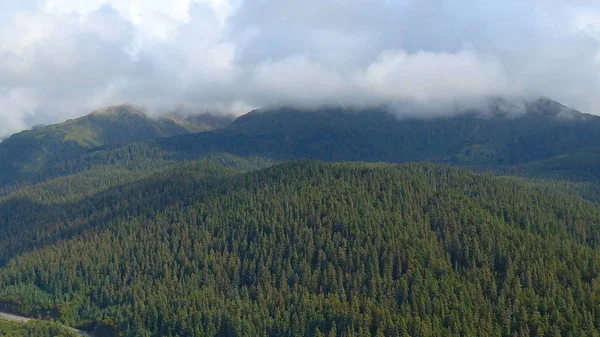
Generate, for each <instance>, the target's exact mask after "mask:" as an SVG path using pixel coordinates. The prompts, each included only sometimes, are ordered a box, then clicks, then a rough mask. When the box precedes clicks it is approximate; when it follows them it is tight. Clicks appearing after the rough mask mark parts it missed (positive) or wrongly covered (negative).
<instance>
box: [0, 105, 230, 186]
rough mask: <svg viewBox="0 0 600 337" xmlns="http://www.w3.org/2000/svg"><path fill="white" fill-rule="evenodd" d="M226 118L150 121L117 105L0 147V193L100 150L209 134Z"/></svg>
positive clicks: (227, 120) (35, 131)
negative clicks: (153, 140) (0, 189)
mask: <svg viewBox="0 0 600 337" xmlns="http://www.w3.org/2000/svg"><path fill="white" fill-rule="evenodd" d="M230 122H231V117H230V116H213V115H207V114H204V115H198V116H193V117H185V116H177V115H170V116H159V117H150V116H148V115H147V114H146V112H145V111H144V110H141V109H139V108H136V107H134V106H131V105H119V106H113V107H108V108H104V109H101V110H97V111H94V112H93V113H91V114H89V115H86V116H83V117H80V118H76V119H71V120H68V121H66V122H64V123H59V124H54V125H49V126H42V127H36V128H33V129H32V130H26V131H23V132H20V133H17V134H14V135H12V136H11V137H9V138H7V139H5V140H3V141H2V142H0V187H4V186H7V185H15V184H17V183H19V182H23V181H28V182H32V181H33V182H38V181H43V180H45V179H46V173H45V172H46V170H48V168H50V167H52V165H55V164H56V163H59V162H62V161H68V160H70V159H72V158H74V157H77V156H79V155H82V154H84V153H85V152H86V151H88V150H90V149H94V148H98V147H101V146H104V145H111V144H124V143H128V142H133V141H140V140H150V139H156V138H160V137H168V136H176V135H183V134H188V133H192V132H200V131H206V130H213V129H216V128H220V127H224V126H226V125H228V124H229V123H230Z"/></svg>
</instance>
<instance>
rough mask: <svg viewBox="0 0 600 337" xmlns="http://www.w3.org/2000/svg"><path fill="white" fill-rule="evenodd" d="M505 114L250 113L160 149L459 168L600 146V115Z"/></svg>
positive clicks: (556, 109) (551, 110) (548, 109)
mask: <svg viewBox="0 0 600 337" xmlns="http://www.w3.org/2000/svg"><path fill="white" fill-rule="evenodd" d="M502 108H503V107H502V106H499V107H497V109H496V111H494V112H492V113H488V114H484V113H482V112H479V111H465V112H464V113H462V114H458V115H454V116H450V117H439V118H430V119H414V118H398V117H396V116H394V115H393V113H392V112H390V110H389V109H367V110H348V109H339V108H332V109H319V110H313V111H300V110H295V109H276V110H264V111H254V112H251V113H249V114H247V115H245V116H242V117H240V118H238V119H237V120H236V121H235V122H234V123H233V124H232V125H231V126H230V127H228V128H225V129H223V130H219V131H216V132H212V133H208V134H200V135H191V136H187V137H176V138H170V139H164V140H160V141H158V142H157V143H158V144H161V145H163V144H164V146H165V147H169V146H173V147H177V146H183V147H186V146H188V147H189V148H190V150H192V149H194V148H198V149H201V150H203V151H220V152H228V153H233V154H238V155H258V156H263V157H272V158H277V159H294V158H311V159H319V160H327V161H337V160H360V161H387V162H407V161H424V160H426V161H438V162H445V163H450V164H461V165H476V164H486V165H503V164H505V165H506V164H519V163H524V162H532V161H537V160H543V159H548V158H552V157H554V156H558V155H561V154H566V153H569V152H570V151H574V150H579V149H581V148H583V147H591V146H600V117H597V116H592V115H586V114H582V113H579V112H576V111H573V110H569V109H567V108H566V107H564V106H562V105H560V104H559V103H557V102H554V101H550V100H547V99H540V100H537V101H534V102H530V103H528V104H527V105H526V111H525V112H523V113H522V114H519V115H509V114H508V112H506V111H503V110H502ZM186 142H187V144H186ZM180 144H183V145H180Z"/></svg>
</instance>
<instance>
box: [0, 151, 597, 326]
mask: <svg viewBox="0 0 600 337" xmlns="http://www.w3.org/2000/svg"><path fill="white" fill-rule="evenodd" d="M23 193H24V194H23V195H21V197H27V193H25V192H23ZM45 200H47V199H45ZM72 200H73V201H72V202H66V203H63V204H62V205H63V206H64V207H63V208H62V209H61V208H60V207H58V206H57V205H56V204H55V205H53V206H54V207H52V208H49V209H42V210H36V209H33V210H32V211H31V212H30V213H31V214H30V215H29V217H24V218H19V217H12V218H10V219H6V218H4V222H2V224H1V225H2V228H0V232H3V231H4V230H14V228H17V227H21V228H24V229H21V232H20V233H22V234H21V235H22V238H23V239H20V240H21V245H22V246H23V245H25V246H27V245H29V247H28V249H26V250H23V251H22V252H21V253H18V254H11V252H10V249H9V250H8V251H4V253H3V254H4V255H3V256H4V258H5V260H6V263H5V264H4V266H3V267H2V269H0V299H1V300H2V302H3V303H4V304H5V305H8V306H10V307H11V308H12V310H18V311H20V312H23V313H25V314H33V315H41V316H49V317H55V318H57V319H60V320H62V321H63V322H65V323H66V324H68V325H78V326H88V327H91V326H94V325H96V326H98V327H100V328H102V329H104V330H105V331H106V330H107V329H112V330H114V331H118V332H121V333H123V334H124V335H125V336H235V335H239V336H260V335H269V336H283V335H285V336H289V335H292V336H306V335H311V336H312V335H315V336H325V335H327V336H352V335H354V336H482V335H483V336H600V245H599V243H600V226H599V224H600V210H599V209H598V208H597V206H596V205H595V204H592V203H590V202H587V201H585V200H583V199H582V198H578V197H573V196H571V195H568V194H565V193H562V192H559V191H558V189H551V188H545V187H540V186H539V185H538V184H534V183H528V182H522V181H519V180H517V179H505V178H495V177H493V176H491V175H479V174H474V173H472V172H469V171H466V170H460V169H454V168H449V167H442V166H436V165H432V164H405V165H388V164H351V163H345V164H323V163H317V162H292V163H286V164H281V165H276V166H273V167H271V168H266V169H262V170H259V171H252V172H240V171H238V170H236V169H234V168H231V167H229V168H225V167H223V166H222V165H220V164H215V163H214V162H206V161H205V162H202V163H189V164H186V165H184V166H183V167H179V168H177V169H170V170H166V171H164V172H162V173H158V174H154V175H151V176H148V177H145V178H143V179H140V180H137V181H134V182H130V183H127V184H124V185H120V186H118V187H116V188H109V189H106V190H103V191H101V192H99V193H96V194H93V195H91V196H87V197H84V198H83V199H81V198H73V199H72ZM52 209H58V210H57V211H56V213H52ZM0 213H1V214H3V216H4V217H6V216H8V217H10V216H12V215H11V213H10V212H9V211H8V210H3V211H0ZM16 213H17V214H20V215H19V216H24V213H25V212H16ZM44 217H47V220H48V221H45V222H44V223H37V224H35V225H27V223H35V222H36V221H41V220H40V219H43V218H44ZM69 219H71V220H69ZM72 228H79V229H80V230H78V231H75V232H73V231H71V232H69V233H68V235H65V231H64V230H65V229H69V230H70V229H72ZM38 237H39V238H42V237H44V238H46V244H44V245H38V244H37V242H36V241H35V240H33V241H26V238H38ZM11 239H12V236H4V237H2V238H0V243H2V245H4V246H6V242H7V241H10V240H11ZM15 247H16V246H15Z"/></svg>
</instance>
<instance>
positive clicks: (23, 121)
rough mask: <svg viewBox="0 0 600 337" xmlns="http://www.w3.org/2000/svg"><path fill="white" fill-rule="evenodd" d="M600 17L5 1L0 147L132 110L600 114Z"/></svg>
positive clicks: (533, 11)
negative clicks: (512, 106) (350, 108)
mask: <svg viewBox="0 0 600 337" xmlns="http://www.w3.org/2000/svg"><path fill="white" fill-rule="evenodd" d="M599 47H600V5H597V4H595V2H592V1H583V0H575V1H570V2H566V1H559V0H544V1H542V0H539V1H537V0H531V1H520V0H510V1H495V2H492V1H477V0H453V1H447V0H391V1H390V0H343V1H342V0H331V1H322V0H302V1H300V0H256V1H254V0H197V1H194V0H170V1H162V0H78V1H75V0H4V1H2V3H1V4H0V137H3V136H6V135H8V134H11V133H13V132H16V131H19V130H22V129H24V128H27V127H30V126H33V125H35V124H40V123H52V122H58V121H61V120H64V119H66V118H71V117H75V116H79V115H82V114H85V113H87V112H89V111H91V110H93V109H95V108H98V107H102V106H106V105H114V104H119V103H124V102H130V103H133V104H137V105H142V106H145V107H148V108H149V109H151V110H155V111H164V110H170V109H175V108H178V107H185V108H186V109H187V110H196V111H205V110H212V111H227V112H234V113H238V114H241V113H244V112H246V111H247V110H249V109H252V108H257V107H265V106H274V105H301V106H318V105H324V104H326V105H332V104H342V105H371V104H379V103H394V102H398V101H410V102H416V103H419V102H435V103H436V104H438V105H439V104H442V105H443V104H445V103H452V104H454V103H456V102H460V101H468V100H472V99H478V98H481V97H489V96H506V97H510V96H527V95H535V96H537V95H544V96H548V97H552V98H554V99H558V100H560V101H562V102H563V103H565V104H567V105H570V106H572V107H574V108H577V109H580V110H583V111H586V112H590V113H597V114H600V104H598V103H600V96H599V95H598V93H599V89H600V49H599Z"/></svg>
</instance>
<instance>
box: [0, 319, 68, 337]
mask: <svg viewBox="0 0 600 337" xmlns="http://www.w3.org/2000/svg"><path fill="white" fill-rule="evenodd" d="M0 336H2V337H77V336H79V335H78V334H77V333H76V332H75V331H71V330H68V329H67V328H65V327H63V326H60V325H58V324H56V323H48V322H37V321H30V322H28V323H19V322H10V321H8V320H4V319H3V318H0Z"/></svg>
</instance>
